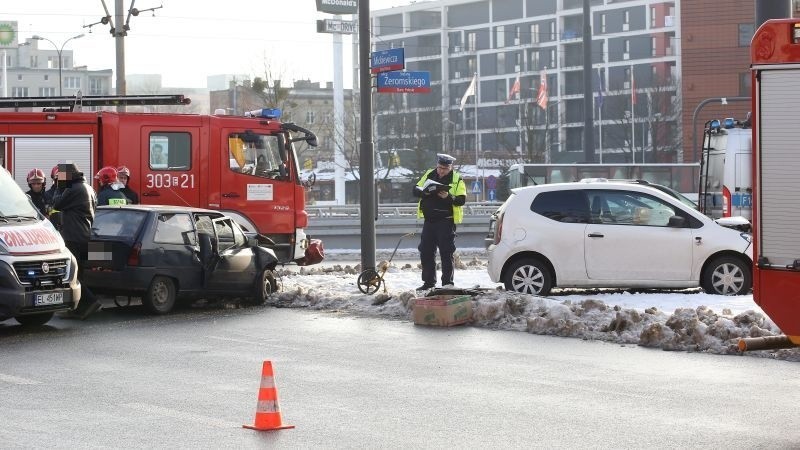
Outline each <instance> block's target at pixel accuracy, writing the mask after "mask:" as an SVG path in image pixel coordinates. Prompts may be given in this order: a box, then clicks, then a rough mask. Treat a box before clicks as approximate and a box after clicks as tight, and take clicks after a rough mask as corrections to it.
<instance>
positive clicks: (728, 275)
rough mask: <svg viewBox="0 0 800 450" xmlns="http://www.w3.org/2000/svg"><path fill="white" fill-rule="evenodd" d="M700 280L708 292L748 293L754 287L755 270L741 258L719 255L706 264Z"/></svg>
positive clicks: (725, 293) (719, 293)
mask: <svg viewBox="0 0 800 450" xmlns="http://www.w3.org/2000/svg"><path fill="white" fill-rule="evenodd" d="M700 281H701V286H702V287H703V290H704V291H706V293H708V294H717V295H746V294H748V293H749V292H750V288H751V287H753V272H752V268H751V267H750V264H748V263H747V262H745V261H744V260H743V259H741V258H737V257H735V256H719V257H717V258H714V259H713V260H712V261H711V262H710V263H709V264H708V266H706V270H705V271H704V272H703V275H702V279H701V280H700Z"/></svg>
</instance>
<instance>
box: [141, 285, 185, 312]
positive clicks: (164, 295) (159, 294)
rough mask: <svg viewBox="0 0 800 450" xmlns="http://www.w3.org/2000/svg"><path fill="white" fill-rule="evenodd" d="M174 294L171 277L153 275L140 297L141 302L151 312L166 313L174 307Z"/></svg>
mask: <svg viewBox="0 0 800 450" xmlns="http://www.w3.org/2000/svg"><path fill="white" fill-rule="evenodd" d="M176 294H177V293H176V289H175V282H174V281H172V278H169V277H163V276H155V277H153V281H151V282H150V287H149V288H147V292H146V293H145V296H144V297H143V298H142V304H143V305H144V307H145V308H147V310H148V311H150V312H151V313H153V314H166V313H168V312H170V311H172V308H174V307H175V297H176Z"/></svg>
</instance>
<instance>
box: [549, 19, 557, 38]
mask: <svg viewBox="0 0 800 450" xmlns="http://www.w3.org/2000/svg"><path fill="white" fill-rule="evenodd" d="M555 39H556V22H555V21H550V39H549V40H551V41H554V40H555Z"/></svg>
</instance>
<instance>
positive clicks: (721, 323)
mask: <svg viewBox="0 0 800 450" xmlns="http://www.w3.org/2000/svg"><path fill="white" fill-rule="evenodd" d="M390 254H391V249H382V250H379V251H378V253H377V256H378V259H377V263H378V264H377V265H378V267H382V264H383V262H384V261H386V260H387V259H388V257H389V255H390ZM457 254H458V255H459V259H458V261H457V263H456V271H455V285H456V287H461V288H473V287H476V286H478V287H481V288H485V293H482V294H481V295H478V296H476V297H474V298H473V306H472V307H473V320H472V322H471V323H470V324H469V325H467V326H473V327H480V328H488V329H493V330H508V331H519V332H528V333H533V334H545V335H555V336H563V337H566V338H578V339H590V340H600V341H606V342H610V343H614V344H618V345H639V346H644V347H650V348H656V349H662V350H669V351H690V352H702V353H710V354H720V355H738V354H739V352H738V350H736V349H735V344H736V342H738V338H740V337H756V336H771V335H778V334H782V333H781V332H780V330H779V329H778V328H777V327H776V326H775V324H774V323H773V322H772V321H771V320H770V319H769V318H768V317H766V316H765V315H764V313H763V311H762V310H761V309H760V308H759V307H758V306H757V305H756V304H755V303H754V302H753V296H752V295H742V296H730V297H726V296H720V295H709V294H705V293H703V292H702V291H701V290H700V289H699V288H697V289H682V290H672V291H670V290H658V291H646V292H632V291H626V290H620V289H554V290H553V293H552V294H551V295H550V296H548V297H536V296H532V295H524V294H517V293H511V292H506V291H505V290H502V289H497V288H498V287H500V286H501V285H499V284H497V283H493V282H492V281H491V280H490V279H489V275H488V273H487V271H486V261H485V253H484V252H483V251H482V249H459V252H458V253H457ZM418 258H419V257H418V255H415V253H414V252H413V251H410V250H409V251H405V250H401V251H400V252H398V253H397V255H396V256H395V258H394V259H393V262H392V264H391V265H390V266H389V269H388V270H387V272H386V273H385V274H384V276H383V279H384V282H385V286H386V292H385V293H384V290H383V287H382V286H381V288H380V289H379V290H378V292H376V293H374V294H373V295H365V294H363V293H361V292H360V291H359V289H358V286H357V279H358V274H359V273H360V272H359V268H358V267H357V266H356V264H357V261H358V260H359V255H358V254H356V253H353V251H352V250H332V249H329V250H326V261H325V262H324V263H323V264H321V265H316V266H310V267H302V268H298V267H296V266H287V267H289V268H287V269H279V270H278V274H279V275H280V283H281V285H282V290H281V291H280V292H279V293H278V294H277V295H273V296H272V297H271V298H270V300H269V301H268V303H269V304H270V305H272V306H279V307H291V308H309V309H314V310H318V311H329V312H331V313H335V314H353V315H356V316H371V317H379V318H385V319H388V320H402V321H408V322H409V326H414V325H413V324H412V310H413V307H414V303H415V298H417V297H419V296H422V295H424V292H417V291H415V288H416V287H418V286H419V285H420V284H421V283H422V281H421V269H420V267H419V259H418ZM746 355H747V356H754V357H767V358H776V359H784V360H791V361H800V349H788V350H777V351H751V352H747V353H746Z"/></svg>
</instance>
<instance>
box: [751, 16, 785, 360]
mask: <svg viewBox="0 0 800 450" xmlns="http://www.w3.org/2000/svg"><path fill="white" fill-rule="evenodd" d="M750 51H751V61H752V66H751V70H752V87H753V105H752V108H753V109H752V110H753V127H752V130H753V191H754V195H753V241H754V242H753V245H754V246H753V256H754V258H753V260H754V262H755V264H754V267H753V298H754V300H755V301H756V303H758V305H759V306H760V307H761V308H762V309H763V310H764V312H765V313H767V315H768V316H769V317H770V318H771V319H772V320H773V321H774V322H775V324H776V325H777V326H778V327H779V328H780V329H781V331H782V332H783V333H784V334H785V336H776V337H772V338H768V339H763V338H761V339H759V338H756V339H745V340H743V341H741V342H739V348H740V349H742V350H745V349H748V350H758V349H773V348H782V347H792V346H797V345H800V237H798V234H797V230H798V226H799V225H800V200H799V199H798V196H797V193H796V192H795V189H796V188H797V184H798V181H797V180H798V174H800V143H798V138H797V134H796V133H797V131H796V130H797V122H798V116H797V113H796V111H795V108H796V107H797V105H800V19H779V20H769V21H767V22H765V23H764V24H763V25H762V26H761V27H760V28H759V29H758V30H757V31H756V33H755V35H754V36H753V41H752V45H751V50H750Z"/></svg>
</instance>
